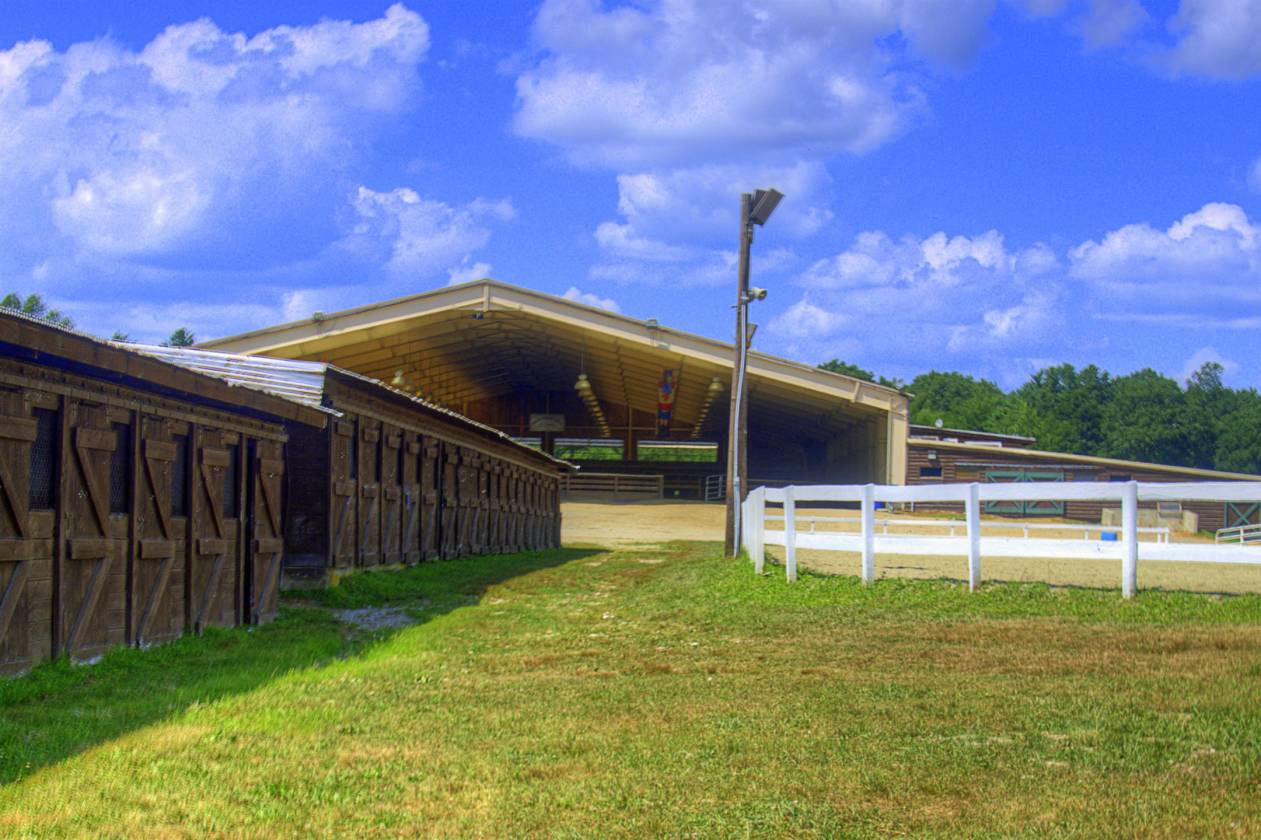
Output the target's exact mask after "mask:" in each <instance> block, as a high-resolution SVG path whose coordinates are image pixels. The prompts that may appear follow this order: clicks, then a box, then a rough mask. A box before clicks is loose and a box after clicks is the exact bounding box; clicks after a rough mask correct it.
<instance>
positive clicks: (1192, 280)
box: [1069, 203, 1261, 323]
mask: <svg viewBox="0 0 1261 840" xmlns="http://www.w3.org/2000/svg"><path fill="white" fill-rule="evenodd" d="M1069 260H1070V275H1071V276H1072V277H1074V278H1077V279H1080V280H1083V281H1087V282H1088V283H1089V284H1090V286H1091V289H1092V296H1093V298H1094V302H1095V304H1096V305H1097V306H1099V307H1100V308H1101V309H1104V310H1106V311H1107V313H1108V315H1109V316H1110V317H1112V318H1115V319H1124V318H1126V317H1136V316H1140V315H1152V314H1156V315H1168V316H1174V317H1187V316H1190V317H1193V318H1199V319H1203V320H1204V322H1205V323H1208V322H1210V321H1219V320H1223V319H1226V320H1230V319H1239V318H1244V319H1247V318H1249V317H1256V315H1257V312H1258V307H1261V225H1258V224H1255V223H1253V222H1252V221H1251V220H1249V218H1248V216H1247V214H1246V213H1245V212H1244V210H1243V209H1242V208H1241V207H1238V206H1237V205H1234V204H1224V203H1211V204H1206V205H1204V206H1203V207H1202V208H1200V209H1199V210H1197V211H1195V212H1193V213H1188V214H1187V215H1185V216H1183V217H1182V218H1181V219H1179V220H1178V221H1176V222H1174V223H1173V224H1172V225H1170V226H1169V227H1168V228H1167V229H1166V230H1163V231H1162V230H1157V229H1155V228H1153V227H1152V226H1151V225H1149V224H1147V223H1139V224H1131V225H1125V226H1124V227H1121V228H1118V229H1116V230H1114V231H1111V232H1109V233H1107V234H1106V235H1105V236H1103V237H1102V238H1101V239H1100V241H1098V242H1096V241H1093V240H1091V241H1088V242H1085V243H1082V244H1081V245H1079V246H1077V247H1076V248H1073V249H1071V250H1070V251H1069Z"/></svg>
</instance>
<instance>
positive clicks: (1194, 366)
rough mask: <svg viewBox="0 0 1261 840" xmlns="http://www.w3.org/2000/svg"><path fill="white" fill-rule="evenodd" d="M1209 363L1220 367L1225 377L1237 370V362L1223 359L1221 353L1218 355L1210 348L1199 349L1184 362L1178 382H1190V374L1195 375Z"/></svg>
mask: <svg viewBox="0 0 1261 840" xmlns="http://www.w3.org/2000/svg"><path fill="white" fill-rule="evenodd" d="M1209 362H1216V363H1217V364H1219V365H1221V366H1222V372H1223V373H1224V374H1226V375H1227V376H1229V375H1231V374H1233V373H1234V372H1235V371H1237V370H1239V363H1238V362H1236V361H1232V360H1231V359H1227V358H1225V357H1224V356H1222V354H1221V353H1218V352H1217V350H1216V349H1214V348H1212V347H1201V348H1200V349H1199V350H1196V351H1195V352H1194V353H1192V354H1191V356H1190V357H1189V358H1188V359H1187V360H1186V363H1185V364H1184V365H1183V366H1182V372H1181V373H1180V374H1179V375H1178V380H1179V381H1181V382H1188V381H1190V379H1191V374H1193V373H1195V372H1196V371H1198V370H1199V369H1200V368H1202V367H1204V365H1206V364H1208V363H1209Z"/></svg>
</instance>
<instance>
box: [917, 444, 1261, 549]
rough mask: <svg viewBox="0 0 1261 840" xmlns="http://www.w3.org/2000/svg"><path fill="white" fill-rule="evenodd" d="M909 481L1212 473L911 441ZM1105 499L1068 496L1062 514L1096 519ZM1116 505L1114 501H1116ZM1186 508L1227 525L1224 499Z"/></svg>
mask: <svg viewBox="0 0 1261 840" xmlns="http://www.w3.org/2000/svg"><path fill="white" fill-rule="evenodd" d="M929 452H933V453H935V454H936V458H934V459H930V458H929V457H928V453H929ZM908 456H909V457H908V458H907V475H906V483H907V484H941V483H947V484H949V483H957V482H970V481H985V472H986V470H987V469H989V468H991V467H992V468H994V469H1022V468H1027V469H1031V470H1037V471H1039V472H1056V473H1061V474H1062V475H1063V480H1064V481H1131V480H1132V481H1144V482H1147V481H1150V482H1162V483H1167V482H1174V481H1209V480H1211V479H1209V478H1207V477H1205V476H1202V475H1198V474H1194V473H1179V472H1176V471H1171V470H1170V469H1169V468H1163V469H1158V468H1155V467H1153V468H1150V469H1142V468H1140V467H1138V466H1133V467H1131V466H1124V467H1122V466H1112V465H1107V464H1082V463H1073V462H1069V461H1057V460H1055V459H1053V458H1046V457H1042V456H1041V455H1040V454H1039V455H1034V454H1032V453H1030V452H1029V451H1026V450H1023V449H1020V448H1008V447H992V448H991V447H986V448H985V449H984V450H983V451H980V450H979V449H976V448H973V449H968V450H963V449H950V448H946V447H940V448H934V447H933V446H932V445H931V444H929V443H925V444H923V445H919V444H916V445H912V446H910V447H908ZM925 468H928V469H933V468H939V469H940V470H941V475H940V476H938V477H929V476H925V475H923V474H922V470H924V469H925ZM1257 498H1258V499H1259V500H1261V483H1259V484H1258V487H1257ZM917 507H922V508H925V509H929V508H931V509H940V510H950V511H956V512H962V510H963V507H962V505H950V504H941V505H925V504H922V503H921V504H920V505H917ZM1104 507H1105V505H1104V504H1103V503H1101V502H1067V503H1065V505H1064V514H1063V516H1064V518H1066V519H1074V520H1077V521H1080V522H1094V523H1097V522H1099V521H1100V520H1101V518H1102V516H1103V509H1104ZM1114 507H1116V505H1114ZM1140 507H1142V508H1144V509H1154V508H1155V504H1154V503H1146V502H1145V503H1142V504H1141V505H1140ZM1183 509H1185V510H1189V511H1192V512H1194V513H1195V514H1196V515H1197V516H1198V517H1199V528H1200V530H1202V531H1216V530H1217V529H1218V528H1222V527H1225V524H1226V505H1225V504H1224V503H1214V502H1185V503H1184V504H1183Z"/></svg>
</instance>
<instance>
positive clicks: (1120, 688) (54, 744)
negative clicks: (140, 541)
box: [0, 543, 1261, 837]
mask: <svg viewBox="0 0 1261 840" xmlns="http://www.w3.org/2000/svg"><path fill="white" fill-rule="evenodd" d="M317 600H318V603H312V604H308V605H306V606H291V607H288V608H287V609H286V610H285V612H284V614H283V616H282V617H281V619H280V620H278V621H277V622H275V623H273V624H271V625H269V626H266V627H262V628H257V629H254V630H253V631H246V630H233V631H225V632H220V633H213V634H210V635H208V636H206V637H203V638H199V639H185V640H183V641H181V642H179V643H177V644H175V645H172V646H169V647H167V648H164V649H159V650H152V651H145V652H136V651H131V652H121V653H116V654H113V655H111V656H109V657H107V659H106V660H105V661H104V662H102V663H99V664H97V665H95V666H91V667H69V666H66V665H64V664H53V665H49V666H44V667H42V668H40V669H38V670H37V671H36V672H35V673H33V674H32V675H30V676H28V677H25V678H22V679H19V680H13V681H8V682H4V683H2V684H0V708H2V711H3V714H2V715H0V783H3V787H0V836H4V837H22V836H30V837H50V836H63V835H71V836H92V837H97V836H116V837H137V836H167V837H183V836H203V835H218V836H225V837H309V836H356V837H363V836H413V835H417V834H431V835H440V836H498V837H518V836H556V837H578V836H584V837H640V836H654V835H655V836H671V837H677V836H704V837H741V836H747V837H765V836H776V835H780V836H794V837H803V836H806V837H808V836H820V837H836V836H880V835H904V834H907V835H920V836H995V835H1001V836H1042V835H1061V836H1068V835H1072V836H1118V837H1133V836H1152V837H1162V836H1163V837H1184V836H1227V837H1236V836H1238V837H1243V836H1258V835H1261V599H1259V598H1257V597H1253V596H1248V597H1238V598H1222V599H1215V598H1212V597H1209V596H1202V595H1182V594H1169V593H1159V592H1144V593H1142V594H1141V595H1140V597H1139V598H1138V599H1137V600H1136V601H1134V602H1129V603H1126V602H1123V601H1122V600H1121V599H1120V598H1119V597H1118V595H1117V593H1116V592H1115V591H1094V590H1080V589H1079V590H1052V589H1049V588H1046V587H1042V586H1021V585H992V586H989V587H987V588H986V589H984V590H983V591H982V592H980V593H978V594H975V595H969V594H968V593H967V592H966V591H964V590H962V589H961V588H960V586H959V585H958V584H955V583H949V582H938V581H905V580H883V581H880V582H878V583H877V584H876V585H875V586H873V587H870V588H864V587H863V586H861V584H859V583H858V582H857V581H855V580H853V579H850V578H828V577H814V576H810V575H806V576H805V577H804V578H803V579H802V580H801V581H800V582H799V583H797V584H794V585H789V584H787V583H785V582H784V580H783V577H782V570H778V569H776V570H774V573H768V575H767V576H766V577H762V578H758V577H755V576H754V574H753V572H752V570H751V568H750V567H749V566H748V565H746V564H743V563H737V562H731V561H726V560H724V559H722V558H721V557H720V552H719V550H718V549H717V547H715V546H714V545H712V544H701V543H688V544H674V545H666V546H658V547H623V548H619V549H618V550H616V551H613V552H609V551H603V550H599V549H590V550H584V549H566V550H563V551H556V552H549V553H541V554H531V555H520V556H513V557H495V558H478V559H469V560H460V561H454V562H448V563H437V564H427V565H423V566H420V567H417V568H415V569H411V570H407V571H401V572H382V573H376V574H367V575H360V576H358V577H355V578H352V579H350V580H348V581H347V582H345V583H344V584H343V585H342V586H341V587H339V588H338V589H336V590H331V591H329V592H326V593H323V594H322V595H320V596H318V599H317ZM363 606H389V607H401V608H403V609H406V610H407V611H408V614H409V615H410V616H411V617H413V618H414V619H415V620H416V622H417V623H416V624H414V625H412V626H409V627H406V628H403V629H393V630H376V631H371V630H363V629H354V627H352V626H351V625H348V624H346V623H345V622H344V621H342V620H341V619H340V618H339V616H338V614H336V613H334V612H332V609H333V608H345V607H363Z"/></svg>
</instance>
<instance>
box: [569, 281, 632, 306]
mask: <svg viewBox="0 0 1261 840" xmlns="http://www.w3.org/2000/svg"><path fill="white" fill-rule="evenodd" d="M561 297H564V298H565V299H566V300H573V301H577V302H578V303H585V304H587V305H588V306H598V307H599V308H600V309H607V310H609V311H610V312H621V311H622V310H621V307H619V306H618V305H617V301H615V300H613V298H602V297H600V296H599V295H596V294H592V293H591V292H584V291H582V290H581V289H579V288H578V287H577V286H570V287H569V288H568V289H567V290H566V291H565V294H563V295H562V296H561Z"/></svg>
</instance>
